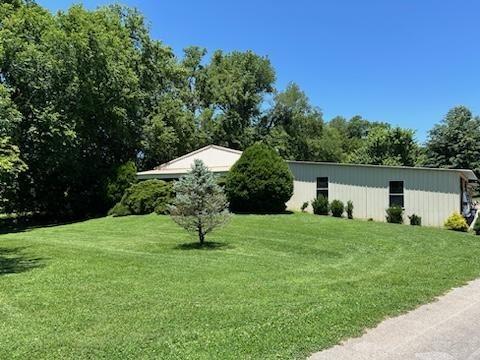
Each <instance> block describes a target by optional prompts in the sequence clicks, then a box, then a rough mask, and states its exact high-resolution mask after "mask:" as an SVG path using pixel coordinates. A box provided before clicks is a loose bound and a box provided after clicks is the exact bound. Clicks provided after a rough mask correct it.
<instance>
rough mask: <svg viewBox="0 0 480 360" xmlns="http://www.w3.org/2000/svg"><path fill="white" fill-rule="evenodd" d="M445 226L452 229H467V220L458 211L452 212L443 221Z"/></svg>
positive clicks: (464, 230)
mask: <svg viewBox="0 0 480 360" xmlns="http://www.w3.org/2000/svg"><path fill="white" fill-rule="evenodd" d="M445 227H446V228H447V229H448V230H453V231H463V232H466V231H468V224H467V220H465V218H464V217H463V216H462V215H461V214H460V213H458V212H454V213H453V214H452V215H450V216H449V217H448V219H447V220H446V221H445Z"/></svg>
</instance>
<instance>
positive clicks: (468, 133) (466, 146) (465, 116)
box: [427, 106, 480, 176]
mask: <svg viewBox="0 0 480 360" xmlns="http://www.w3.org/2000/svg"><path fill="white" fill-rule="evenodd" d="M479 154H480V118H478V117H474V116H473V115H472V112H471V111H470V110H469V109H468V108H466V107H465V106H457V107H455V108H453V109H451V110H450V111H449V112H448V113H447V115H446V117H445V119H444V120H443V121H442V122H441V123H440V124H438V125H436V126H435V127H434V128H433V129H432V130H431V131H430V135H429V139H428V141H427V157H428V159H427V164H428V165H430V166H435V167H446V168H464V169H473V170H475V172H476V174H477V176H479V175H480V155H479Z"/></svg>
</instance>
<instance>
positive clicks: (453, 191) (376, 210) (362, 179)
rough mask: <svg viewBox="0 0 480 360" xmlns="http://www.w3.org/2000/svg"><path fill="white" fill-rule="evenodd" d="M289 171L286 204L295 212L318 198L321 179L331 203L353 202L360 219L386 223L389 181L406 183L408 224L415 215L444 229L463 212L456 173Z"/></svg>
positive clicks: (343, 168)
mask: <svg viewBox="0 0 480 360" xmlns="http://www.w3.org/2000/svg"><path fill="white" fill-rule="evenodd" d="M289 167H290V169H291V171H292V173H293V175H294V178H295V181H294V194H293V196H292V198H291V199H290V201H289V202H288V203H287V207H288V208H289V209H292V210H298V209H300V207H301V205H302V204H303V203H304V202H305V201H311V200H312V199H313V198H314V197H315V196H316V178H317V177H322V176H327V177H328V180H329V200H330V201H331V200H333V199H338V200H341V201H343V202H344V203H346V202H347V201H348V200H351V201H352V202H353V205H354V211H353V213H354V217H357V218H363V219H368V218H372V219H374V220H377V221H384V220H385V209H386V208H387V207H388V204H389V181H395V180H398V181H403V182H404V203H405V221H408V219H407V218H406V216H407V215H411V214H413V213H415V214H417V215H420V216H421V217H422V223H423V224H424V225H426V226H442V225H443V222H444V221H445V219H446V218H447V217H448V216H449V215H450V214H451V213H452V212H453V211H459V208H460V185H459V184H460V175H459V174H458V173H456V172H453V171H438V170H437V171H435V170H428V169H408V168H387V167H384V168H382V167H364V166H347V165H337V164H331V165H330V164H315V163H300V162H290V163H289Z"/></svg>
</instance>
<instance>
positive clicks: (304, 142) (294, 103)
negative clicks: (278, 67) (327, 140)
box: [258, 83, 327, 160]
mask: <svg viewBox="0 0 480 360" xmlns="http://www.w3.org/2000/svg"><path fill="white" fill-rule="evenodd" d="M258 128H259V132H260V134H261V137H263V138H264V139H265V140H264V141H265V142H266V143H267V144H268V145H270V146H272V147H273V148H275V149H276V150H277V151H278V153H279V155H281V156H282V157H283V158H284V159H288V160H327V159H324V158H321V159H319V156H318V155H319V154H318V151H319V149H320V148H321V145H322V135H323V119H322V113H321V112H320V110H319V109H317V108H315V107H313V106H312V105H311V104H310V102H309V100H308V97H307V96H306V95H305V93H304V92H303V91H302V90H301V89H300V87H299V86H298V85H297V84H295V83H290V84H288V85H287V88H286V89H285V90H284V91H282V92H280V93H278V94H276V95H275V98H274V105H273V107H272V108H271V109H270V110H269V111H268V113H267V114H266V116H264V117H263V118H262V121H261V122H260V123H259V125H258ZM320 157H321V156H320Z"/></svg>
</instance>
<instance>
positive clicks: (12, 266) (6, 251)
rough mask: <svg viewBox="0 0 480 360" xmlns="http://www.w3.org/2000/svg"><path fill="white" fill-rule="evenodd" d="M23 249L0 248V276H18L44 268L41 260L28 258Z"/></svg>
mask: <svg viewBox="0 0 480 360" xmlns="http://www.w3.org/2000/svg"><path fill="white" fill-rule="evenodd" d="M24 249H25V248H24V247H17V248H0V276H2V275H7V274H18V273H22V272H25V271H29V270H32V269H34V268H38V267H42V266H44V264H43V262H42V259H40V258H34V257H31V256H28V255H26V254H25V253H24Z"/></svg>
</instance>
